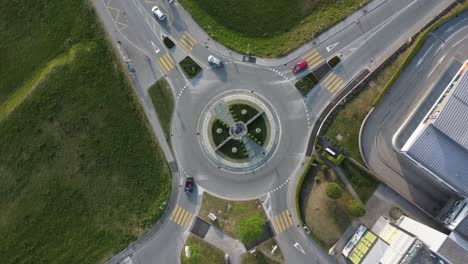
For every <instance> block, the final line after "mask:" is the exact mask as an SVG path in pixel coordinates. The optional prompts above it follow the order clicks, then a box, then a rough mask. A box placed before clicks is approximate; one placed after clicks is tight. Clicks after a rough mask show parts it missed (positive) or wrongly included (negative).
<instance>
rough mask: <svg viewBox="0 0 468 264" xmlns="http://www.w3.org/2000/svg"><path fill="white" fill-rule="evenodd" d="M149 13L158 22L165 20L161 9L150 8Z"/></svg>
mask: <svg viewBox="0 0 468 264" xmlns="http://www.w3.org/2000/svg"><path fill="white" fill-rule="evenodd" d="M151 11H152V12H153V14H154V15H155V16H156V17H157V18H158V19H159V20H160V21H163V20H165V19H166V15H165V14H164V13H163V12H162V11H161V9H159V7H157V6H153V8H151Z"/></svg>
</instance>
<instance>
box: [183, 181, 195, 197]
mask: <svg viewBox="0 0 468 264" xmlns="http://www.w3.org/2000/svg"><path fill="white" fill-rule="evenodd" d="M193 184H194V182H193V177H187V179H186V180H185V193H186V194H192V191H193Z"/></svg>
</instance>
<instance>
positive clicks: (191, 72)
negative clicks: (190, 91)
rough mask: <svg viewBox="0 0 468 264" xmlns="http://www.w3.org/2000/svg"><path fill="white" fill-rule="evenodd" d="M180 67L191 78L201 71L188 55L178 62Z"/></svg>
mask: <svg viewBox="0 0 468 264" xmlns="http://www.w3.org/2000/svg"><path fill="white" fill-rule="evenodd" d="M179 65H180V67H182V70H184V72H185V73H186V74H187V76H188V77H189V78H190V79H192V78H193V77H195V76H196V75H197V74H198V73H199V72H201V70H202V68H201V67H200V65H198V64H197V63H196V62H195V61H194V60H193V59H192V58H190V57H189V56H187V57H185V58H184V59H183V60H181V61H180V62H179Z"/></svg>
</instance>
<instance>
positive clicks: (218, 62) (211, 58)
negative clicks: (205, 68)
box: [208, 55, 223, 67]
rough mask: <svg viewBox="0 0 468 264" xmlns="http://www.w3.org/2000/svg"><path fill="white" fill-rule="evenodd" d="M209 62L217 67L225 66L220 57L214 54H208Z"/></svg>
mask: <svg viewBox="0 0 468 264" xmlns="http://www.w3.org/2000/svg"><path fill="white" fill-rule="evenodd" d="M208 62H209V63H212V64H214V65H216V67H221V66H223V62H222V61H221V60H220V59H218V58H216V57H215V56H213V55H210V56H208Z"/></svg>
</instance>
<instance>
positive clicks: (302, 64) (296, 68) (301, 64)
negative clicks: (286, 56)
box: [291, 60, 308, 73]
mask: <svg viewBox="0 0 468 264" xmlns="http://www.w3.org/2000/svg"><path fill="white" fill-rule="evenodd" d="M307 66H308V65H307V61H305V60H303V61H300V62H299V63H297V64H295V65H294V66H292V68H291V70H292V71H293V72H294V73H298V72H300V71H302V70H303V69H305V68H307Z"/></svg>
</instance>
